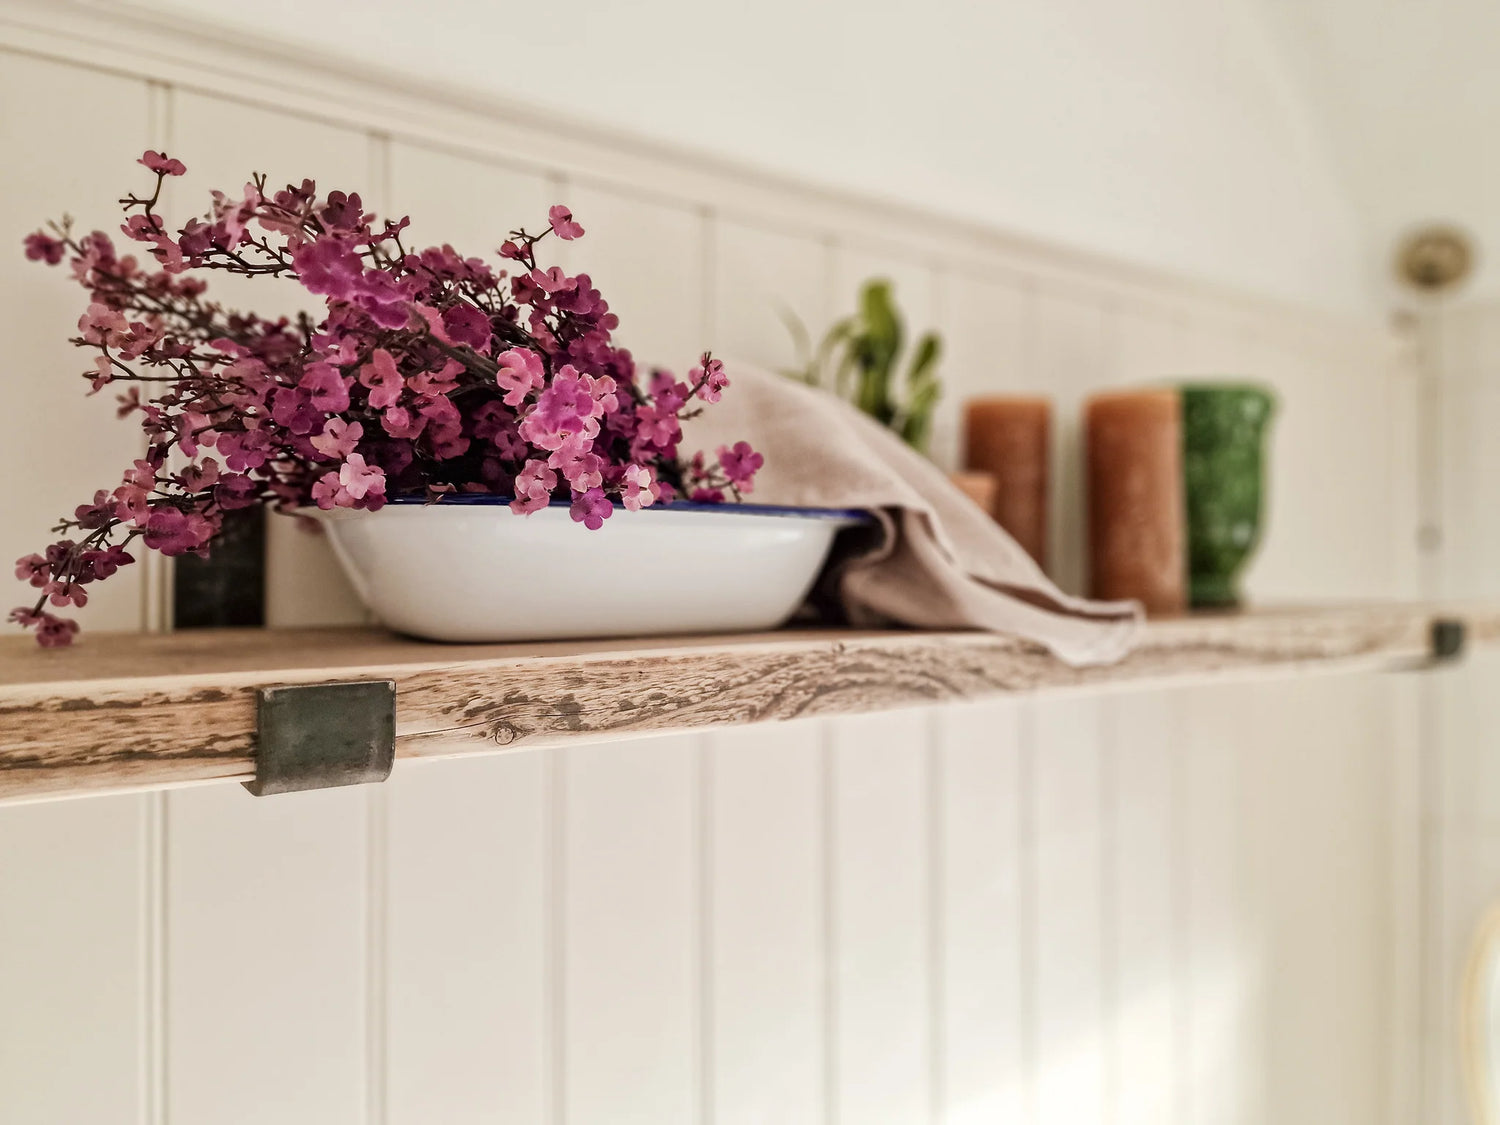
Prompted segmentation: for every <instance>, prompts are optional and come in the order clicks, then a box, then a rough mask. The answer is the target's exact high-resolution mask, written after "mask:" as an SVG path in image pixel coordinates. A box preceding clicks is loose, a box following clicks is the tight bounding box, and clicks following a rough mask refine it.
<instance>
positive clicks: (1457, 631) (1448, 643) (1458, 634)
mask: <svg viewBox="0 0 1500 1125" xmlns="http://www.w3.org/2000/svg"><path fill="white" fill-rule="evenodd" d="M1431 635H1432V647H1431V656H1430V658H1429V664H1430V665H1443V664H1452V663H1454V662H1455V661H1457V660H1459V659H1460V658H1462V656H1463V654H1464V647H1465V645H1466V644H1467V642H1468V636H1467V633H1466V630H1465V628H1464V623H1463V622H1462V621H1458V620H1456V619H1454V618H1451V617H1439V618H1438V619H1437V620H1436V621H1434V622H1433V623H1432V634H1431Z"/></svg>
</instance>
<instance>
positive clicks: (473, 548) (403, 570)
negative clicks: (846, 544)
mask: <svg viewBox="0 0 1500 1125" xmlns="http://www.w3.org/2000/svg"><path fill="white" fill-rule="evenodd" d="M299 514H305V515H309V516H312V517H314V518H316V519H318V520H320V521H321V522H322V523H323V526H324V528H325V529H326V530H327V532H328V536H329V538H330V540H331V541H332V543H333V549H334V551H335V552H336V553H337V555H338V558H339V561H340V563H342V564H343V567H344V571H345V573H346V574H348V576H349V579H350V581H351V582H352V583H353V584H354V587H355V589H356V590H357V591H358V592H359V595H360V597H361V598H362V599H363V600H364V603H365V605H366V606H368V607H369V608H370V609H371V610H372V611H373V612H374V613H375V615H376V616H377V617H379V618H380V620H381V621H382V622H383V623H384V624H385V625H386V626H388V627H389V628H391V629H394V630H396V631H397V632H401V633H409V634H411V635H412V636H415V637H423V638H426V639H428V640H434V641H475V642H477V641H520V640H550V639H556V638H561V637H622V636H647V635H657V634H663V633H724V632H748V631H754V630H760V629H774V628H776V627H777V626H778V625H781V624H782V623H783V622H785V621H786V619H787V618H788V617H790V616H791V615H792V613H793V612H795V611H796V609H797V607H798V606H799V605H801V604H802V601H803V599H804V598H806V596H807V593H808V590H809V589H811V587H812V584H813V581H814V579H816V577H817V575H818V571H819V569H820V568H821V567H822V565H823V561H824V559H826V558H827V556H828V549H829V547H830V546H831V545H832V543H833V537H834V535H835V534H836V533H837V532H838V531H839V529H840V528H844V527H850V526H853V525H854V524H857V523H860V522H862V521H863V520H864V519H865V518H867V517H865V516H863V515H862V514H861V513H859V512H844V511H824V510H821V509H808V508H763V507H756V506H751V505H741V504H688V503H683V502H678V503H676V504H672V505H667V506H662V507H652V508H647V509H644V510H642V511H639V512H629V511H625V510H624V509H618V508H617V509H616V510H615V512H614V513H613V515H611V516H610V518H609V519H607V520H606V521H605V522H604V526H603V527H602V528H600V529H599V530H598V531H589V530H588V529H586V528H585V527H584V526H583V525H582V524H578V523H574V522H573V520H572V518H571V517H570V516H569V514H568V507H567V505H566V504H555V505H553V506H552V507H549V508H544V509H542V510H541V511H539V512H534V513H532V514H531V515H529V516H518V515H516V514H514V513H513V512H511V511H510V509H509V508H507V507H505V506H504V504H503V502H500V501H498V500H497V499H496V498H494V497H458V498H451V497H450V498H448V499H445V500H443V501H441V502H439V503H437V504H430V505H423V504H420V503H415V504H410V503H394V504H388V505H386V507H384V508H382V509H381V510H380V511H378V512H356V511H349V510H347V509H334V510H333V511H328V512H321V511H317V510H316V509H302V510H301V511H300V512H299Z"/></svg>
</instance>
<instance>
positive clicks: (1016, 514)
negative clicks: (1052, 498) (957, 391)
mask: <svg viewBox="0 0 1500 1125" xmlns="http://www.w3.org/2000/svg"><path fill="white" fill-rule="evenodd" d="M1051 429H1052V404H1051V403H1050V402H1048V401H1047V400H1046V399H1045V398H1020V397H1016V396H997V397H994V398H976V399H970V400H969V403H968V405H967V406H966V408H965V414H964V468H966V469H973V470H976V471H978V472H985V473H992V474H994V477H995V482H996V491H995V505H994V507H993V508H992V509H991V510H990V514H991V515H993V516H994V517H995V520H996V522H997V523H999V524H1000V526H1001V527H1003V528H1005V530H1006V531H1008V532H1010V534H1011V538H1013V539H1015V541H1016V542H1017V543H1019V544H1020V545H1021V546H1022V548H1023V549H1024V550H1025V551H1026V553H1027V554H1028V555H1030V556H1031V557H1032V558H1033V559H1035V560H1036V561H1037V562H1038V563H1043V564H1045V563H1046V559H1047V458H1048V456H1049V451H1048V450H1049V445H1050V443H1051Z"/></svg>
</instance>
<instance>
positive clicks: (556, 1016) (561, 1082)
mask: <svg viewBox="0 0 1500 1125" xmlns="http://www.w3.org/2000/svg"><path fill="white" fill-rule="evenodd" d="M541 753H542V755H543V762H544V767H543V768H544V774H543V777H544V785H545V794H546V803H547V814H546V822H545V823H546V840H547V851H546V864H547V867H546V890H545V897H546V907H547V914H546V920H547V921H546V926H547V928H546V941H545V943H544V945H543V956H544V958H545V972H546V977H547V982H546V986H547V1003H546V1014H547V1023H546V1033H547V1047H546V1079H547V1082H546V1094H547V1098H546V1108H547V1121H548V1122H549V1123H550V1125H563V1123H564V1122H566V1121H567V1120H568V1100H567V1089H568V1055H567V1035H568V1027H567V988H568V978H567V965H566V962H565V959H564V957H563V954H562V948H563V945H562V942H563V930H564V927H565V926H566V924H567V917H566V913H565V912H566V902H567V882H566V880H567V865H566V863H565V862H564V860H565V855H566V852H565V842H566V840H567V828H568V805H567V789H566V787H565V786H564V785H563V775H564V769H563V767H564V764H565V761H566V757H567V753H568V751H567V749H566V748H563V747H559V748H556V749H552V750H543V751H542V752H541Z"/></svg>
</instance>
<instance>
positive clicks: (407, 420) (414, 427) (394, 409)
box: [380, 406, 427, 439]
mask: <svg viewBox="0 0 1500 1125" xmlns="http://www.w3.org/2000/svg"><path fill="white" fill-rule="evenodd" d="M426 427H427V419H426V418H424V417H422V415H420V414H415V413H413V412H412V411H410V410H408V409H407V408H406V407H404V406H390V407H387V408H386V410H385V413H383V414H381V416H380V428H381V429H382V430H384V431H385V432H386V433H388V434H390V436H391V437H393V438H406V439H410V438H416V437H420V436H421V433H422V431H423V430H424V429H425V428H426Z"/></svg>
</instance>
